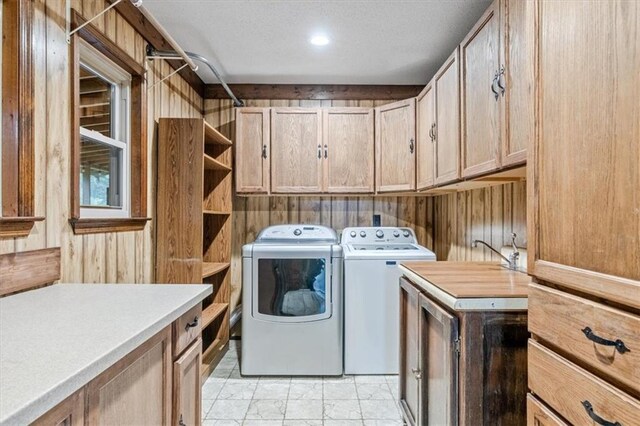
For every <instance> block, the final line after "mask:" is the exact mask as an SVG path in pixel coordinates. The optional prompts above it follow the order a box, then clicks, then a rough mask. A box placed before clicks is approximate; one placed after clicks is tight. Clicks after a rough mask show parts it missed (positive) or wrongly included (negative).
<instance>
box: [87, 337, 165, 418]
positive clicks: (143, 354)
mask: <svg viewBox="0 0 640 426" xmlns="http://www.w3.org/2000/svg"><path fill="white" fill-rule="evenodd" d="M171 368H172V363H171V326H169V327H166V328H165V329H164V330H163V331H161V332H160V333H158V334H156V335H155V336H154V337H152V338H151V339H149V340H148V341H147V342H145V343H143V344H142V345H140V346H139V347H138V348H136V349H135V350H134V351H133V352H131V353H129V354H128V355H126V356H125V357H124V358H122V359H121V360H119V361H118V362H116V363H115V364H114V365H113V366H111V367H109V369H108V370H107V371H105V372H104V373H102V374H100V375H99V376H98V377H97V378H95V379H94V380H92V381H91V382H89V384H88V385H87V387H86V402H87V411H86V417H87V418H86V423H87V424H90V425H150V426H151V425H154V426H155V425H168V424H169V423H170V422H171V378H172V374H171Z"/></svg>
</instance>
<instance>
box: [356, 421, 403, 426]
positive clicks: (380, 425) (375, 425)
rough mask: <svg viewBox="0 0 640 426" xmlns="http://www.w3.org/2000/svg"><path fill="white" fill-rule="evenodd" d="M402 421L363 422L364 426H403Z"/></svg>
mask: <svg viewBox="0 0 640 426" xmlns="http://www.w3.org/2000/svg"><path fill="white" fill-rule="evenodd" d="M403 425H404V422H403V421H402V420H365V421H364V426H403Z"/></svg>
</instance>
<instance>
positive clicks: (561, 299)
mask: <svg viewBox="0 0 640 426" xmlns="http://www.w3.org/2000/svg"><path fill="white" fill-rule="evenodd" d="M587 327H588V328H589V329H590V330H591V333H592V334H591V338H592V339H597V337H600V338H603V339H606V340H610V341H616V340H618V339H619V340H620V341H621V342H623V343H624V347H625V348H627V349H628V350H625V349H624V348H622V347H621V348H618V349H617V348H616V347H614V346H605V345H603V344H598V343H594V342H593V341H592V340H589V338H587V336H586V334H585V331H586V328H587ZM583 330H585V331H583ZM529 331H531V332H532V333H533V334H535V335H537V336H539V337H540V338H542V339H543V340H546V341H548V342H550V343H552V344H553V345H555V346H557V347H559V348H560V349H562V350H563V351H566V352H567V353H570V354H571V355H573V356H575V357H576V358H578V359H580V360H581V361H583V362H585V363H587V364H588V365H590V366H592V367H593V368H594V369H596V370H598V371H599V372H602V374H604V375H606V376H609V377H611V378H613V379H615V380H617V381H619V382H620V383H623V384H625V385H627V386H629V387H630V388H631V389H633V390H635V391H637V392H638V393H639V394H640V368H639V367H638V366H640V317H638V316H636V315H632V314H629V313H627V312H623V311H621V310H618V309H614V308H610V307H608V306H605V305H602V304H600V303H596V302H592V301H591V300H587V299H583V298H581V297H577V296H573V295H570V294H567V293H563V292H561V291H557V290H554V289H551V288H548V287H544V286H540V285H535V284H533V285H531V286H530V289H529ZM595 336H597V337H595Z"/></svg>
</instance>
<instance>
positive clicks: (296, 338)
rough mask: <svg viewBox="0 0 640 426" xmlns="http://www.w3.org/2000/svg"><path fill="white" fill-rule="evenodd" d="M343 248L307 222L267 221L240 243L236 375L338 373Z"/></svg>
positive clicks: (330, 235) (324, 230) (330, 231)
mask: <svg viewBox="0 0 640 426" xmlns="http://www.w3.org/2000/svg"><path fill="white" fill-rule="evenodd" d="M342 253H343V251H342V247H341V246H340V245H339V241H338V237H337V235H336V232H335V231H334V230H333V229H330V228H326V227H323V226H313V225H277V226H271V227H269V228H266V229H264V230H263V231H262V232H260V234H259V235H258V238H257V239H256V241H255V242H254V243H253V244H247V245H245V246H244V247H243V248H242V281H243V296H242V357H241V361H240V373H241V374H242V375H282V376H333V375H341V374H342V366H343V364H342V357H343V350H342V348H343V332H342V330H343V322H342V318H343V317H342V309H343V306H342V280H343V276H342V274H343V269H342V268H343V255H342Z"/></svg>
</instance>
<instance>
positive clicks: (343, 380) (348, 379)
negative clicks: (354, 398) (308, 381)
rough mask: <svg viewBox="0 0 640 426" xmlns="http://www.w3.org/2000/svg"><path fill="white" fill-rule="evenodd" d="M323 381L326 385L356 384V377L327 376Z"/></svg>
mask: <svg viewBox="0 0 640 426" xmlns="http://www.w3.org/2000/svg"><path fill="white" fill-rule="evenodd" d="M322 380H323V381H324V382H325V383H354V381H355V376H327V377H324V378H323V379H322Z"/></svg>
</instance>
